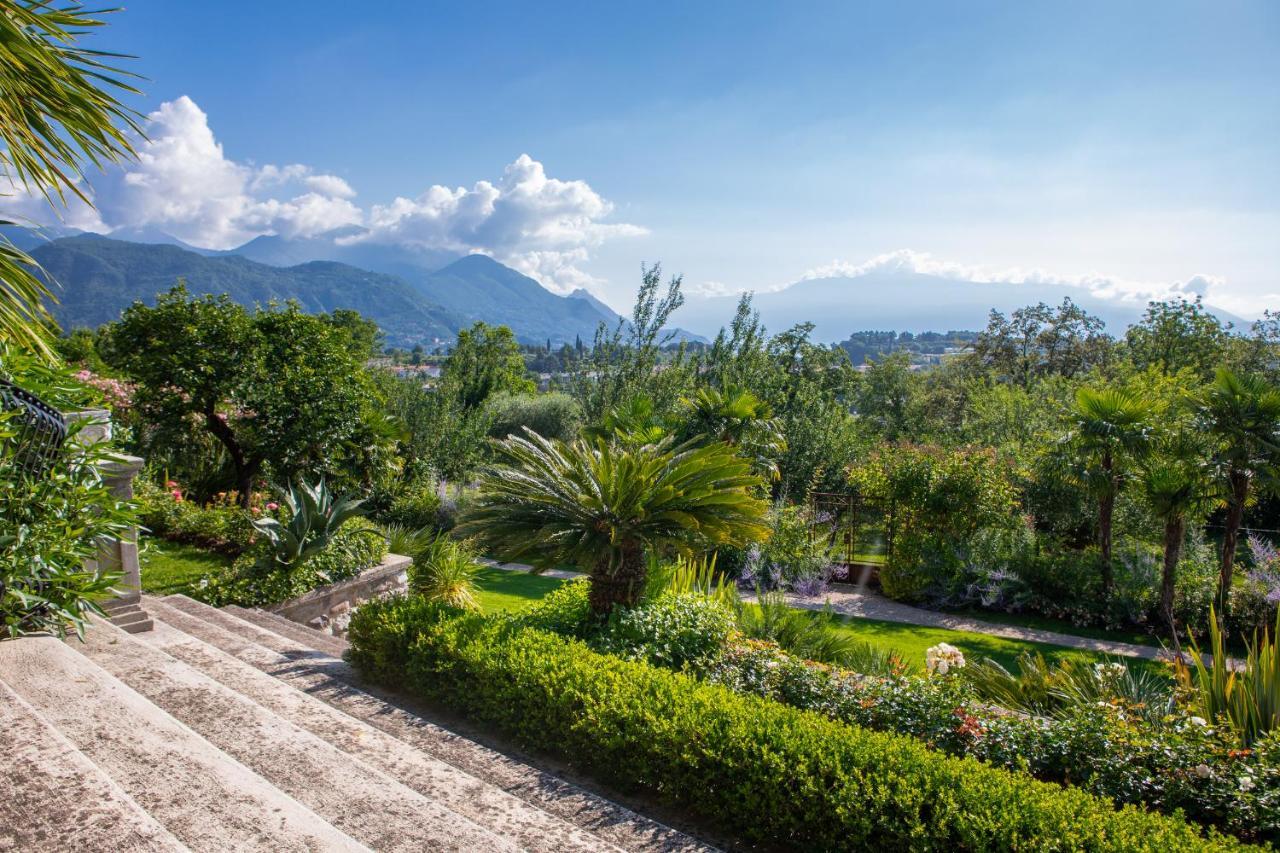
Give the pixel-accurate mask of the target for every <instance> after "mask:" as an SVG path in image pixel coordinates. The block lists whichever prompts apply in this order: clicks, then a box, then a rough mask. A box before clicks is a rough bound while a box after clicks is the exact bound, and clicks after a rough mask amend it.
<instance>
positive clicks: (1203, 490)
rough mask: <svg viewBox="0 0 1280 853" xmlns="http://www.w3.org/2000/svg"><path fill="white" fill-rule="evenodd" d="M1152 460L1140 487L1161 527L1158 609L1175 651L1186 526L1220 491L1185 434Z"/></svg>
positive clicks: (1164, 445) (1205, 510)
mask: <svg viewBox="0 0 1280 853" xmlns="http://www.w3.org/2000/svg"><path fill="white" fill-rule="evenodd" d="M1151 460H1152V461H1151V462H1150V463H1149V464H1147V465H1145V466H1144V467H1143V470H1142V473H1141V478H1140V484H1141V487H1142V492H1143V495H1144V497H1145V498H1146V500H1147V504H1148V505H1149V506H1150V507H1151V511H1152V513H1153V514H1154V515H1155V517H1156V518H1158V519H1159V520H1160V521H1161V522H1162V523H1163V524H1164V566H1163V569H1162V571H1161V574H1160V604H1159V608H1160V616H1161V617H1162V618H1163V619H1164V620H1165V621H1166V622H1167V623H1168V625H1169V632H1170V636H1172V637H1173V642H1174V645H1175V647H1176V646H1177V644H1178V628H1177V625H1176V624H1175V620H1174V617H1173V593H1174V586H1175V582H1176V580H1177V570H1178V561H1179V560H1180V559H1181V558H1182V544H1183V540H1184V539H1185V538H1186V534H1187V522H1188V520H1189V519H1193V518H1196V517H1198V516H1203V515H1204V514H1206V513H1208V512H1209V510H1211V509H1212V508H1213V507H1214V506H1216V505H1217V504H1219V503H1220V500H1219V497H1218V496H1219V490H1218V488H1217V484H1216V483H1215V482H1214V479H1213V477H1212V472H1211V471H1210V466H1209V465H1208V463H1207V461H1206V460H1205V459H1204V457H1203V456H1202V455H1200V454H1199V453H1198V449H1197V448H1196V447H1195V446H1194V445H1193V443H1192V441H1190V439H1189V437H1188V436H1186V434H1185V433H1180V434H1178V435H1175V436H1173V437H1171V438H1170V439H1168V440H1167V441H1166V442H1163V443H1162V445H1161V447H1159V448H1158V450H1157V452H1155V453H1153V454H1152V455H1151Z"/></svg>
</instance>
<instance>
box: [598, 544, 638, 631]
mask: <svg viewBox="0 0 1280 853" xmlns="http://www.w3.org/2000/svg"><path fill="white" fill-rule="evenodd" d="M647 572H648V566H647V564H646V563H645V560H644V553H643V551H642V550H641V549H640V545H639V544H638V543H627V544H625V545H623V546H622V550H621V556H620V558H619V560H618V562H617V564H616V565H615V564H613V562H612V561H611V560H608V559H607V558H606V559H604V560H601V562H600V563H597V564H596V567H595V569H594V571H592V572H591V589H590V591H589V592H588V596H587V599H588V601H589V602H590V603H591V610H592V611H593V612H595V613H596V614H597V615H600V616H608V615H609V614H610V613H612V612H613V610H614V608H615V607H635V606H636V605H637V604H639V603H640V597H641V596H642V595H644V585H645V575H646V574H647Z"/></svg>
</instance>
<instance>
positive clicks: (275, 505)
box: [267, 501, 280, 512]
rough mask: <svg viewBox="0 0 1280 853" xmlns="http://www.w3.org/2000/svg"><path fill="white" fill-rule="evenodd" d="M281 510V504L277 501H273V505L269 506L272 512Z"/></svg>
mask: <svg viewBox="0 0 1280 853" xmlns="http://www.w3.org/2000/svg"><path fill="white" fill-rule="evenodd" d="M279 508H280V504H278V503H276V502H275V501H272V502H271V503H269V504H267V509H269V510H270V511H271V512H275V511H276V510H278V509H279Z"/></svg>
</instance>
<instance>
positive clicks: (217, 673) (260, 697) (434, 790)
mask: <svg viewBox="0 0 1280 853" xmlns="http://www.w3.org/2000/svg"><path fill="white" fill-rule="evenodd" d="M155 612H156V616H157V617H159V621H158V622H157V623H156V630H155V631H154V632H152V633H151V634H149V635H147V636H146V637H145V638H143V639H144V641H145V642H147V643H148V644H151V645H154V646H157V647H158V648H161V649H163V650H164V651H165V652H166V653H168V654H169V655H170V656H172V657H174V658H177V659H179V660H181V661H183V662H184V663H186V664H187V665H189V666H191V667H193V668H195V669H198V670H200V671H201V672H203V673H205V674H206V675H208V676H210V677H212V678H214V679H216V680H218V681H219V682H221V683H222V684H223V685H225V686H226V687H228V688H230V689H232V690H234V691H236V692H237V693H239V694H241V695H243V696H246V697H248V698H250V699H252V700H253V701H254V702H256V703H257V704H258V705H260V706H262V707H263V708H266V709H268V710H270V711H271V712H272V713H274V714H276V715H278V716H279V717H281V718H282V719H285V720H288V721H289V722H290V723H293V724H294V725H296V726H298V727H299V728H301V729H304V730H306V731H308V732H310V733H312V734H313V735H315V736H316V737H318V738H320V739H322V740H324V741H325V742H326V743H328V744H331V745H333V746H334V747H336V748H337V749H339V750H341V751H342V752H344V753H346V754H348V755H351V756H354V757H355V758H357V759H359V760H360V761H361V762H363V763H364V764H367V765H369V766H371V767H375V768H377V769H378V770H381V771H382V772H384V773H386V774H387V775H388V776H390V777H393V778H395V779H396V780H397V781H399V782H400V783H402V784H403V785H405V786H407V787H409V788H412V789H413V790H415V791H417V792H419V793H420V794H422V795H423V796H425V797H427V798H428V799H430V800H433V801H435V802H438V803H440V804H441V805H443V806H445V807H447V808H449V809H451V810H452V811H454V812H457V813H458V814H461V815H464V816H466V817H468V818H470V819H471V820H473V821H475V822H476V823H477V824H479V825H480V826H483V827H485V828H486V829H489V830H490V831H492V832H494V833H495V834H497V835H499V836H501V837H503V838H507V839H511V840H513V841H514V842H515V843H517V844H518V845H519V846H520V847H521V848H523V849H525V850H536V851H547V853H554V851H566V853H570V852H571V851H572V852H573V853H589V851H595V850H613V851H617V850H618V848H616V847H613V846H612V845H607V844H605V843H604V842H602V841H601V840H600V839H598V838H596V837H594V836H592V835H590V834H589V833H587V832H585V831H583V830H581V829H579V828H578V827H576V826H574V825H573V824H570V823H567V822H565V821H563V820H561V819H560V818H557V817H553V816H552V815H550V814H548V813H547V812H544V811H542V810H541V809H537V808H534V807H533V806H531V805H529V804H528V803H526V802H524V801H523V800H520V799H517V798H516V797H513V796H512V795H510V794H508V793H506V792H505V791H502V790H501V789H499V788H495V787H493V786H492V785H489V784H488V783H485V782H481V781H479V780H477V779H475V778H473V777H471V776H469V775H467V774H466V773H464V772H462V771H461V770H459V769H458V768H456V767H454V766H453V765H451V764H447V763H445V762H443V761H440V760H439V759H436V758H433V757H431V756H430V755H427V754H425V753H423V752H420V751H419V750H417V749H414V748H413V747H411V746H409V745H408V744H406V743H404V742H403V741H401V740H398V739H396V738H394V737H392V736H391V735H388V734H386V733H385V732H383V731H381V730H380V729H377V728H374V727H373V726H370V725H368V724H367V723H364V722H362V721H360V720H357V719H355V718H354V717H351V716H349V715H347V714H346V713H344V712H342V711H339V710H338V709H337V708H334V707H332V706H330V705H327V704H325V703H324V702H322V701H320V700H318V699H315V698H312V697H311V696H308V695H307V694H305V693H303V692H301V691H299V690H297V689H295V688H294V687H291V686H290V685H289V684H287V683H285V682H283V681H280V680H279V679H276V678H273V677H271V676H270V675H268V674H267V673H265V672H263V671H262V670H260V669H257V668H256V667H254V666H252V665H250V664H248V663H246V662H245V661H243V660H241V659H239V658H236V657H233V656H231V655H229V654H227V653H226V652H223V651H221V650H219V649H217V648H215V647H213V646H211V645H210V644H208V643H206V642H205V641H203V640H200V639H197V638H196V637H193V636H192V635H191V634H189V633H187V632H186V631H185V630H181V626H180V624H179V623H180V622H181V621H182V617H183V616H184V615H185V614H180V613H179V612H178V611H174V612H172V613H171V612H170V611H169V610H168V609H166V608H165V606H164V605H163V604H161V605H159V606H158V607H157V608H156V611H155ZM185 618H186V619H192V618H193V617H190V616H186V617H185ZM308 630H310V629H308ZM262 655H263V656H264V657H266V656H271V655H272V653H271V652H268V651H266V650H265V649H263V650H262ZM335 825H338V826H341V824H338V823H337V822H335ZM344 828H345V827H344ZM352 834H354V833H352Z"/></svg>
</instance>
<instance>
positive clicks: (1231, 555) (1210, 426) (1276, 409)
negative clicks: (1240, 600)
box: [1201, 368, 1280, 624]
mask: <svg viewBox="0 0 1280 853" xmlns="http://www.w3.org/2000/svg"><path fill="white" fill-rule="evenodd" d="M1201 415H1202V418H1203V427H1204V429H1205V430H1206V431H1207V432H1209V433H1210V434H1211V435H1213V436H1214V437H1215V438H1216V439H1217V440H1218V442H1219V445H1218V448H1217V453H1216V457H1215V462H1216V464H1217V466H1218V470H1219V472H1220V473H1219V476H1220V478H1221V480H1222V482H1223V485H1224V489H1225V491H1226V503H1227V514H1226V519H1225V521H1224V523H1223V526H1224V529H1223V532H1222V559H1221V562H1220V564H1219V575H1218V602H1217V615H1218V619H1219V620H1220V621H1222V622H1223V623H1224V624H1225V620H1226V618H1227V607H1228V604H1229V603H1230V596H1231V580H1232V572H1233V567H1234V565H1235V555H1236V544H1237V542H1238V541H1239V537H1240V526H1241V524H1243V521H1244V510H1245V506H1246V505H1247V504H1248V503H1249V501H1250V500H1251V499H1252V498H1253V497H1254V491H1255V488H1256V484H1257V481H1259V480H1263V481H1269V480H1273V479H1274V477H1275V474H1276V464H1277V460H1278V459H1280V390H1277V389H1276V388H1275V387H1274V386H1272V385H1270V384H1269V383H1268V382H1267V381H1266V380H1265V379H1263V378H1262V377H1260V376H1255V375H1248V374H1246V375H1240V374H1237V373H1235V372H1233V371H1231V370H1227V369H1226V368H1219V369H1218V371H1217V374H1216V376H1215V378H1214V381H1213V384H1212V385H1210V386H1209V388H1208V390H1207V391H1206V392H1205V393H1204V396H1203V399H1202V400H1201Z"/></svg>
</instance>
